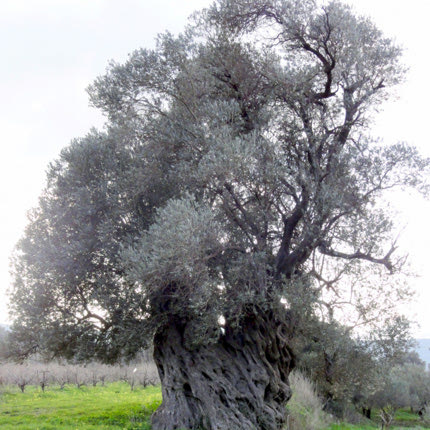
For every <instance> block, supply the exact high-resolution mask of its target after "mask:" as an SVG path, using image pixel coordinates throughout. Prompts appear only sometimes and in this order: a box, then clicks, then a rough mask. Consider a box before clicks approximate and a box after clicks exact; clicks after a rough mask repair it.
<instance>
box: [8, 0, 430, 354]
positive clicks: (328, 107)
mask: <svg viewBox="0 0 430 430" xmlns="http://www.w3.org/2000/svg"><path fill="white" fill-rule="evenodd" d="M400 54H401V51H400V49H399V48H398V47H397V46H396V45H395V44H394V43H393V42H392V41H390V40H389V39H387V38H385V37H384V36H383V35H382V34H381V32H380V31H379V30H378V29H376V28H375V26H374V25H373V24H372V23H371V22H370V21H369V20H368V19H366V18H362V17H357V16H355V15H354V14H353V12H352V10H351V8H349V7H348V6H345V5H343V4H340V3H338V2H331V3H330V4H329V5H327V6H326V7H324V8H322V9H321V8H318V7H317V6H316V5H315V3H314V2H313V1H304V2H303V1H298V0H285V1H272V0H258V1H250V0H240V1H231V0H219V1H218V2H216V3H215V4H214V5H213V6H212V7H210V8H209V9H207V10H205V11H203V12H201V13H200V14H198V15H196V18H195V21H194V22H193V23H192V24H191V25H190V26H189V27H188V28H187V29H186V31H185V32H184V33H183V34H182V35H179V36H178V37H174V36H172V35H171V34H169V33H166V34H163V35H160V36H159V38H158V40H157V47H156V48H155V49H154V50H148V49H140V50H137V51H135V52H134V53H132V54H131V55H130V56H129V58H128V60H127V61H126V62H125V63H124V64H116V63H112V64H111V65H110V66H109V68H108V71H107V73H106V74H105V75H104V76H102V77H99V78H98V79H97V80H96V81H95V82H94V83H93V84H92V85H91V86H90V87H89V94H90V100H91V103H92V104H93V105H94V106H96V107H98V108H100V109H101V110H102V111H103V112H104V113H105V114H106V116H107V119H108V123H107V128H106V132H105V133H99V132H95V131H93V132H91V133H90V134H89V135H88V136H87V137H85V138H83V139H80V140H77V141H75V142H72V144H71V145H70V146H69V147H67V148H66V149H65V150H64V151H63V152H62V154H61V155H60V157H59V159H58V160H57V162H55V163H53V164H52V165H51V166H50V168H49V171H48V182H47V187H46V190H45V192H44V193H43V195H42V196H41V199H40V204H39V207H38V208H36V209H35V210H34V211H33V212H32V214H31V216H30V224H29V226H28V228H27V230H26V232H25V234H24V237H23V239H22V240H21V241H20V243H19V244H18V246H17V252H16V255H15V258H14V274H15V283H14V286H13V289H12V294H11V299H12V313H13V315H14V316H15V325H14V336H15V345H16V350H17V353H23V354H25V353H28V352H30V351H33V350H35V349H43V350H45V351H47V350H49V351H52V352H53V353H54V354H59V355H65V356H68V357H72V356H77V357H79V358H82V359H85V358H88V357H90V356H91V357H94V356H95V357H97V358H99V359H103V360H105V361H115V360H118V359H119V358H120V357H121V356H122V355H124V356H127V357H131V356H133V354H135V353H136V352H137V351H138V350H139V349H140V348H141V347H142V346H143V345H145V344H146V343H148V342H150V341H151V340H152V338H153V335H154V333H155V332H156V331H157V330H158V329H159V328H160V327H163V325H165V324H169V322H171V321H177V320H180V321H183V322H187V323H190V324H194V327H198V328H199V330H191V331H190V333H192V337H193V339H192V341H193V342H194V343H196V342H197V343H206V342H209V341H216V340H217V339H218V338H219V337H220V336H222V330H221V329H220V326H219V323H218V320H219V317H220V316H221V315H222V316H224V318H225V320H226V324H225V326H226V327H227V328H228V327H239V326H240V321H241V318H243V317H245V316H249V315H251V314H253V313H254V314H258V313H265V312H268V311H274V312H275V313H276V314H277V318H280V319H282V320H283V321H285V320H286V319H288V318H290V320H292V321H299V320H300V318H301V315H302V314H303V315H304V314H305V313H306V312H307V313H310V314H312V313H313V312H314V311H315V309H316V308H317V305H318V304H319V303H320V304H323V307H324V306H325V309H326V310H323V311H321V315H320V317H321V318H323V317H324V318H328V320H329V322H332V321H333V318H334V319H335V318H336V315H335V312H334V311H333V308H334V307H336V306H338V305H339V303H340V302H342V300H339V297H340V295H341V294H342V282H350V281H351V280H353V279H355V280H357V274H358V273H359V272H361V271H362V269H363V268H365V269H366V270H367V267H374V266H378V267H381V268H383V269H384V271H381V270H374V271H373V272H372V282H371V283H369V284H370V285H366V288H367V291H375V290H374V288H377V285H378V283H379V282H380V279H384V278H386V273H387V272H389V273H397V272H399V271H400V270H401V268H402V265H403V262H404V260H403V258H401V257H396V254H395V250H396V244H395V239H394V237H395V231H396V226H395V224H394V222H393V220H392V219H391V218H390V214H389V213H386V212H385V211H384V210H383V209H382V208H383V198H384V193H385V192H386V191H387V190H392V189H393V188H404V187H412V188H416V189H418V190H419V191H420V192H423V193H426V191H427V184H426V182H425V179H426V175H427V172H428V166H429V161H428V160H426V159H423V158H422V157H420V155H419V154H418V153H417V151H416V150H415V149H414V148H412V147H409V146H408V145H406V144H395V145H391V146H387V145H381V144H379V143H378V142H374V141H373V140H372V139H371V137H370V136H368V135H367V134H366V130H367V128H366V127H367V125H368V124H369V122H370V121H371V118H372V115H373V114H374V111H375V109H376V108H377V107H378V106H379V105H380V103H381V102H383V101H385V100H386V99H387V98H388V97H389V94H390V91H391V89H392V87H393V86H395V85H397V84H398V83H399V82H401V81H402V79H403V77H404V67H403V66H402V64H401V63H400ZM333 274H334V277H333V278H332V276H333ZM362 285H364V281H362V280H360V281H359V282H358V285H356V288H355V291H360V287H361V286H362ZM363 288H364V287H363ZM372 289H373V290H372ZM327 292H331V293H333V294H332V295H331V296H330V294H328V293H327ZM399 295H401V294H400V293H399ZM364 296H366V295H365V294H361V295H356V296H354V297H356V298H357V299H356V300H355V301H354V302H353V305H354V306H355V308H356V309H357V312H358V315H359V316H361V317H362V316H363V315H366V313H367V311H368V310H369V309H372V311H373V312H374V314H375V315H377V314H378V313H380V312H381V309H384V310H386V309H389V308H390V306H391V304H392V303H393V301H395V300H392V301H391V302H389V303H388V302H387V303H388V304H387V303H385V302H384V303H379V302H378V301H377V300H376V297H378V294H373V296H372V297H373V298H374V299H372V300H368V301H366V300H364ZM281 299H283V300H286V301H287V307H288V304H289V305H290V307H292V309H290V313H288V314H287V312H286V310H285V306H284V305H281V304H280V300H281ZM299 302H300V303H303V304H304V305H305V306H304V308H300V309H298V308H294V307H293V306H292V304H293V303H299ZM302 309H306V311H305V312H302ZM361 323H363V324H364V323H369V321H366V320H365V319H364V320H363V321H362V322H360V324H361ZM29 329H31V331H29ZM208 333H213V334H210V335H208Z"/></svg>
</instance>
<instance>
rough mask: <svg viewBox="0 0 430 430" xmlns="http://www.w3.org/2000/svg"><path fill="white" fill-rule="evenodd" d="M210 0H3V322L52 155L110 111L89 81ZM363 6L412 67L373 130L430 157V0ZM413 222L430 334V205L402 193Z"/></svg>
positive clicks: (424, 333)
mask: <svg viewBox="0 0 430 430" xmlns="http://www.w3.org/2000/svg"><path fill="white" fill-rule="evenodd" d="M210 3H211V1H210V0H182V1H180V0H158V1H152V0H38V1H37V2H36V1H34V0H1V1H0V52H1V55H2V64H1V67H0V95H1V102H0V136H1V143H0V163H1V166H0V187H1V188H0V193H1V195H0V205H1V207H0V238H1V240H0V323H2V322H8V317H7V306H6V295H5V291H6V289H7V288H8V285H9V283H10V278H9V275H8V271H9V256H10V253H11V251H12V249H13V246H14V244H15V243H16V242H17V240H18V239H19V237H20V236H21V234H22V231H23V229H24V226H25V224H26V211H27V210H29V209H30V208H31V207H33V206H35V205H36V204H37V198H38V195H39V194H40V192H41V190H42V188H43V184H44V176H45V171H46V167H47V165H48V163H49V162H50V161H52V160H53V159H55V158H56V157H57V155H58V154H59V152H60V150H61V149H62V148H63V147H64V146H66V145H67V144H68V143H69V142H70V140H71V139H73V138H74V137H80V136H84V135H85V134H86V133H87V132H88V130H89V129H90V128H91V127H92V126H96V127H101V126H102V125H103V118H102V117H101V115H100V114H99V113H98V112H97V111H95V110H94V109H92V108H90V107H89V106H88V98H87V94H86V92H85V88H86V87H87V86H88V85H89V84H90V83H91V82H92V81H93V80H94V79H95V78H96V77H97V76H98V75H101V74H103V72H104V70H105V69H106V66H107V64H108V61H109V60H111V59H114V60H115V61H117V62H122V61H124V60H125V59H126V58H127V54H128V53H130V52H132V51H133V50H134V49H137V48H139V47H152V46H154V37H155V36H156V34H157V33H159V32H162V31H164V30H167V29H168V30H169V31H171V32H173V33H177V32H179V31H181V29H182V28H183V26H184V24H185V23H186V18H187V17H188V16H189V15H190V14H191V13H192V12H193V11H194V10H196V9H199V8H201V7H204V6H207V5H209V4H210ZM349 3H350V4H352V5H353V6H354V7H355V8H356V10H357V11H359V12H360V13H364V14H366V15H370V16H372V17H373V19H374V21H375V22H376V24H377V25H378V26H379V27H380V28H381V29H382V30H383V31H384V32H385V33H386V34H387V35H388V36H390V37H394V38H395V40H396V41H397V43H399V44H400V45H401V46H403V47H404V49H405V54H404V61H405V63H406V64H407V65H408V67H409V68H410V71H409V75H408V80H407V82H406V83H405V84H404V85H403V86H402V87H401V88H399V90H398V99H397V100H395V101H391V102H390V103H389V104H387V105H385V106H384V110H383V112H381V113H380V114H379V116H378V117H377V118H376V121H375V126H374V132H375V134H376V135H378V136H380V137H383V138H384V140H386V141H387V142H396V141H407V142H409V143H413V144H415V145H417V146H418V147H419V148H420V149H421V151H422V153H424V154H425V155H427V156H430V144H429V137H428V134H427V133H428V131H427V129H428V123H429V107H428V103H429V100H430V89H429V80H428V75H429V70H430V64H429V60H428V52H429V46H428V45H429V41H430V29H429V22H430V2H429V1H428V0H409V1H408V2H405V1H404V0H402V1H400V0H352V1H350V2H349ZM395 204H396V205H397V206H399V207H400V208H401V209H402V211H403V215H402V216H401V219H399V222H400V224H401V225H405V224H407V227H406V229H405V232H404V233H403V237H402V246H403V247H404V249H405V250H406V251H407V252H409V255H410V258H409V259H410V262H411V263H412V264H413V266H414V267H415V269H416V271H417V272H418V273H420V274H421V276H420V277H419V278H417V279H413V280H411V284H412V285H413V286H414V288H415V289H417V291H418V292H419V296H418V300H417V303H416V305H415V306H414V309H411V310H410V312H411V314H412V313H415V314H416V319H417V320H418V321H419V322H420V324H421V329H419V330H418V329H417V331H416V335H417V336H420V337H430V312H429V310H428V307H429V305H430V288H429V287H430V264H429V262H428V261H427V260H428V258H429V251H428V250H429V243H430V231H429V230H430V229H429V227H428V224H429V222H430V204H429V203H428V202H425V201H424V200H422V199H420V198H417V197H416V196H415V197H412V198H410V197H407V196H399V197H398V198H396V201H395Z"/></svg>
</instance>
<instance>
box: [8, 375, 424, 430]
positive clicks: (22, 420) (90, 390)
mask: <svg viewBox="0 0 430 430" xmlns="http://www.w3.org/2000/svg"><path fill="white" fill-rule="evenodd" d="M160 403H161V392H160V388H159V387H147V388H142V387H137V388H135V390H134V391H131V390H130V386H129V385H127V384H125V383H123V382H116V383H111V384H108V385H106V386H104V387H102V386H97V387H92V386H91V387H87V386H84V387H81V388H79V389H78V388H76V387H75V386H71V385H69V386H66V387H65V388H64V389H63V390H60V388H58V387H52V386H51V387H48V389H47V390H46V391H45V392H44V393H43V392H42V391H41V389H40V388H38V387H34V386H29V387H27V388H26V391H25V393H21V391H19V389H18V388H17V387H3V388H2V389H0V429H2V430H21V429H22V430H48V429H49V430H53V429H55V430H72V429H73V430H74V429H92V430H94V429H118V430H119V429H128V430H132V429H136V430H137V429H143V430H150V429H151V425H150V417H151V414H152V413H153V412H154V411H155V409H157V407H158V406H159V405H160ZM396 418H397V427H393V430H401V429H406V428H415V429H417V430H418V429H420V428H423V427H419V422H418V420H417V417H416V415H413V414H409V413H408V412H405V411H403V412H400V413H399V414H398V416H397V417H396ZM399 425H401V426H402V427H399ZM377 428H378V426H377V425H376V424H375V425H374V426H353V425H351V424H333V425H331V426H330V427H329V429H327V430H375V429H377ZM232 430H233V429H232Z"/></svg>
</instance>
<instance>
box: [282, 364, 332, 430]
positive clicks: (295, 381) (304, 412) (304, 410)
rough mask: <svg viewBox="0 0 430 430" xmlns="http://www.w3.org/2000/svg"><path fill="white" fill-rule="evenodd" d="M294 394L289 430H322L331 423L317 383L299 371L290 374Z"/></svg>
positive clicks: (288, 423)
mask: <svg viewBox="0 0 430 430" xmlns="http://www.w3.org/2000/svg"><path fill="white" fill-rule="evenodd" d="M290 385H291V389H292V391H293V395H292V397H291V399H290V401H289V402H288V419H287V427H286V429H287V430H320V429H322V428H325V427H327V426H328V425H329V424H330V421H331V419H330V416H329V415H328V414H326V413H325V412H324V411H323V404H322V401H321V399H320V398H319V397H318V393H317V390H316V387H315V385H314V384H313V383H312V382H311V381H310V380H309V379H307V378H306V377H305V376H304V375H303V374H302V373H300V372H299V371H296V370H295V371H293V372H292V373H291V375H290Z"/></svg>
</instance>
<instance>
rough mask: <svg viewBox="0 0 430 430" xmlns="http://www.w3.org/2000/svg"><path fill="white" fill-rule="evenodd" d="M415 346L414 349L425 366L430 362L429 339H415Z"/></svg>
mask: <svg viewBox="0 0 430 430" xmlns="http://www.w3.org/2000/svg"><path fill="white" fill-rule="evenodd" d="M416 341H417V346H416V348H415V351H417V352H418V355H419V356H420V358H421V360H423V361H425V362H426V363H427V366H428V365H429V364H430V339H416Z"/></svg>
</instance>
